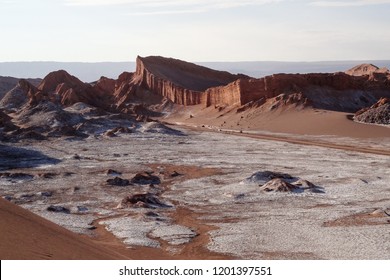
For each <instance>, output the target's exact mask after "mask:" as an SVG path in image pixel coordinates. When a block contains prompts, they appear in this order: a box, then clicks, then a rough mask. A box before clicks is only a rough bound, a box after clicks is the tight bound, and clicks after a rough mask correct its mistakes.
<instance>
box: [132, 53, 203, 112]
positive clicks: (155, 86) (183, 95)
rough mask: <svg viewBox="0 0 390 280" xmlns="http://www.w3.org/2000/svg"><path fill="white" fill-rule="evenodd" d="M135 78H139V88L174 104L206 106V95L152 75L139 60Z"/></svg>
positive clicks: (138, 59)
mask: <svg viewBox="0 0 390 280" xmlns="http://www.w3.org/2000/svg"><path fill="white" fill-rule="evenodd" d="M136 76H137V77H139V80H140V85H141V86H143V87H145V88H147V89H149V90H150V91H153V92H155V93H157V94H160V95H162V96H164V97H167V98H168V99H170V100H171V101H172V102H174V103H176V104H179V105H186V106H187V105H197V104H206V94H205V93H204V92H200V91H193V90H189V89H185V88H182V87H180V86H178V85H175V84H174V83H172V82H170V81H167V80H164V79H161V78H159V77H157V76H155V75H153V74H152V73H151V72H150V71H148V69H147V68H146V67H145V65H144V64H143V63H142V60H141V59H140V58H137V70H136Z"/></svg>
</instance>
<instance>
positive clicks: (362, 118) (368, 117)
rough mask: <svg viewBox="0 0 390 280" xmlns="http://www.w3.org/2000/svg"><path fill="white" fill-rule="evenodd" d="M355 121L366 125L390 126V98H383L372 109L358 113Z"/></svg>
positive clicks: (365, 109)
mask: <svg viewBox="0 0 390 280" xmlns="http://www.w3.org/2000/svg"><path fill="white" fill-rule="evenodd" d="M354 120H355V121H358V122H365V123H375V124H384V125H390V98H381V99H380V100H379V101H378V102H377V103H375V104H374V105H372V106H371V107H368V108H364V109H361V110H359V111H358V112H356V114H355V116H354Z"/></svg>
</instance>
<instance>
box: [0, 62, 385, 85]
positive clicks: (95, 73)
mask: <svg viewBox="0 0 390 280" xmlns="http://www.w3.org/2000/svg"><path fill="white" fill-rule="evenodd" d="M363 63H372V64H374V65H377V66H379V67H387V68H390V60H367V61H320V62H278V61H248V62H197V64H199V65H202V66H206V67H209V68H212V69H216V70H221V71H228V72H230V73H233V74H238V73H241V74H245V75H248V76H251V77H254V78H260V77H263V76H266V75H271V74H275V73H301V74H304V73H333V72H338V71H342V72H343V71H346V70H347V69H350V68H352V67H354V66H356V65H358V64H363ZM135 67H136V63H135V62H97V63H82V62H1V63H0V76H11V77H17V78H44V77H45V76H46V75H47V74H48V73H50V72H53V71H57V70H65V71H67V72H69V73H71V74H72V75H74V76H76V77H78V78H79V79H81V80H82V81H84V82H93V81H96V80H98V79H99V78H100V77H101V76H104V77H107V78H115V79H116V78H117V77H118V76H119V75H120V74H121V73H122V72H125V71H127V72H134V71H135Z"/></svg>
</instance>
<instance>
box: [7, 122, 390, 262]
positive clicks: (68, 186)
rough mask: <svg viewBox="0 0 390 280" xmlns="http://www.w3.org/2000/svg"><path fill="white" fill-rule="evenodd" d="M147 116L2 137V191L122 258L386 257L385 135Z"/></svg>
mask: <svg viewBox="0 0 390 280" xmlns="http://www.w3.org/2000/svg"><path fill="white" fill-rule="evenodd" d="M157 124H158V123H155V122H151V123H144V124H142V125H141V126H140V127H139V128H138V129H137V132H136V133H127V134H120V135H119V136H116V137H105V136H103V135H96V136H90V137H88V138H85V139H83V138H73V137H68V138H66V137H62V138H58V139H52V140H50V141H49V140H48V141H35V140H34V141H29V140H25V141H22V142H19V143H14V144H12V147H11V145H9V144H7V143H4V144H1V145H0V153H1V155H2V158H1V159H0V167H1V168H4V167H5V166H7V168H9V167H12V169H10V170H6V171H1V176H0V192H1V195H2V196H3V197H4V198H5V199H7V200H10V201H11V202H14V203H16V204H19V205H20V206H22V207H23V208H26V209H28V210H30V211H32V212H34V213H36V214H38V215H39V216H42V217H44V218H45V219H48V220H51V221H53V222H55V223H56V224H59V225H61V226H63V227H65V228H67V229H69V230H70V231H72V232H75V233H77V234H81V235H88V236H90V237H91V239H92V240H93V242H94V243H96V244H97V245H99V246H100V245H103V246H104V247H106V248H111V249H112V250H113V251H116V252H120V253H121V254H123V256H126V257H128V258H135V259H145V258H146V259H147V258H152V259H153V258H155V259H156V258H163V259H231V258H233V259H389V258H390V236H389V234H390V217H389V216H387V214H386V211H387V213H389V212H390V211H388V209H390V185H389V182H390V160H389V155H388V154H386V151H389V150H390V144H389V141H388V139H389V138H388V137H382V138H375V139H369V138H368V139H357V138H355V139H351V138H348V137H343V138H340V137H336V136H327V137H326V140H327V141H328V142H334V143H339V144H344V145H347V146H348V145H352V146H362V147H366V148H372V149H373V150H375V151H376V152H375V153H372V152H370V151H365V152H359V151H354V150H353V149H350V150H343V149H333V148H328V147H318V146H315V145H301V144H293V143H287V142H285V141H270V140H265V139H255V138H251V137H245V135H237V134H239V133H237V134H236V135H232V134H229V133H223V132H216V131H211V130H207V129H206V128H201V127H199V129H195V130H194V129H189V128H188V127H187V128H185V127H180V126H171V127H170V128H169V127H166V126H162V125H157ZM268 135H271V134H270V133H268ZM272 135H274V136H275V134H272ZM276 136H280V135H276ZM301 138H304V139H305V140H312V141H314V142H315V141H317V140H318V136H308V135H305V136H301ZM378 147H380V148H378ZM378 151H379V152H378ZM380 151H383V155H381V152H380ZM278 178H283V179H284V180H285V181H288V182H290V183H291V185H288V186H286V188H288V189H289V190H291V191H290V192H273V191H272V185H268V187H264V186H265V185H267V182H268V181H270V180H271V179H278ZM291 188H293V189H291ZM2 215H4V212H3V210H2ZM20 226H21V227H23V225H20ZM2 234H6V233H4V232H2ZM26 234H27V236H25V237H24V238H27V239H28V238H29V237H28V232H27V233H26ZM11 235H12V234H11ZM8 238H9V239H10V240H11V241H12V238H16V237H15V236H11V237H8ZM4 246H5V245H4V244H3V247H4ZM30 246H31V248H30V247H26V248H24V249H25V250H26V251H27V252H29V251H30V252H31V254H27V256H26V258H49V259H50V258H55V256H54V257H53V252H52V251H56V250H58V248H44V247H42V248H40V250H38V251H40V252H39V253H37V252H36V251H35V250H36V249H37V248H33V247H34V244H30ZM34 252H36V253H34ZM34 254H35V255H34ZM10 258H12V254H11V255H10Z"/></svg>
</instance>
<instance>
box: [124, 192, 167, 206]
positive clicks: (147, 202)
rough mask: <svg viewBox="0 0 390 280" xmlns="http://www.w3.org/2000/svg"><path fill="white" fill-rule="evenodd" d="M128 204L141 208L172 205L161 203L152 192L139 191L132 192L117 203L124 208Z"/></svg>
mask: <svg viewBox="0 0 390 280" xmlns="http://www.w3.org/2000/svg"><path fill="white" fill-rule="evenodd" d="M128 206H133V207H142V208H167V207H172V206H170V205H168V204H165V203H163V202H162V201H161V200H160V199H158V198H157V197H156V196H155V195H154V194H151V193H140V194H133V195H130V196H127V197H125V198H124V199H123V200H122V201H121V203H120V204H119V206H118V207H119V208H125V207H128Z"/></svg>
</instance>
